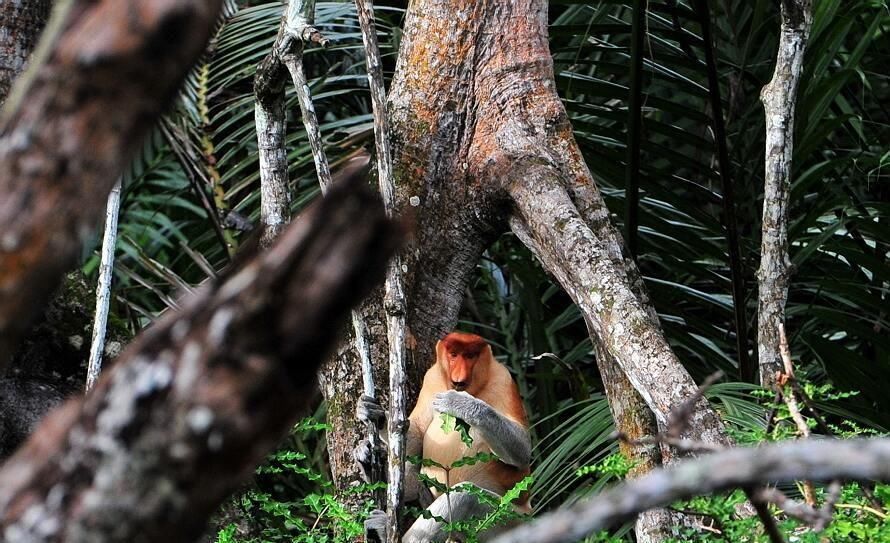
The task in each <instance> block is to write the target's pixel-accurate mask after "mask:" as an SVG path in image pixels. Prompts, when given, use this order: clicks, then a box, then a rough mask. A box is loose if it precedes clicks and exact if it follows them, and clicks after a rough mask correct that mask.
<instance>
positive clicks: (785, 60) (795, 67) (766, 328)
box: [757, 0, 813, 389]
mask: <svg viewBox="0 0 890 543" xmlns="http://www.w3.org/2000/svg"><path fill="white" fill-rule="evenodd" d="M812 26H813V3H812V0H783V1H782V31H781V33H780V37H779V52H778V55H777V56H776V68H775V71H774V72H773V78H772V80H770V82H769V83H768V84H767V85H766V86H765V87H763V91H762V92H761V94H760V99H761V101H762V102H763V109H764V112H765V114H766V160H765V162H766V175H765V177H764V197H763V225H762V230H763V234H762V239H761V247H760V269H759V270H758V271H757V277H758V279H759V281H760V289H759V292H758V311H757V312H758V315H757V352H758V358H759V365H760V384H761V385H763V386H764V387H766V388H768V389H770V388H772V387H773V386H774V385H775V384H776V375H777V373H778V372H780V371H782V357H781V352H780V349H779V344H780V338H779V328H780V326H784V324H785V302H786V301H787V300H788V280H789V275H790V274H791V259H790V256H789V253H788V197H789V194H790V192H791V156H792V153H793V150H794V107H795V104H796V103H797V89H798V87H799V85H800V77H801V73H802V72H803V57H804V52H805V51H806V46H807V39H808V38H809V35H810V28H811V27H812Z"/></svg>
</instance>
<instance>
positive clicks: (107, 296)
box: [86, 181, 121, 390]
mask: <svg viewBox="0 0 890 543" xmlns="http://www.w3.org/2000/svg"><path fill="white" fill-rule="evenodd" d="M120 206H121V182H120V181H118V182H117V185H115V186H114V188H113V189H111V192H110V193H109V194H108V203H107V204H106V205H105V233H104V234H102V256H101V258H100V260H99V281H98V285H97V286H96V315H95V317H94V319H93V338H92V340H91V342H90V361H89V364H88V365H87V382H86V389H87V390H90V389H91V388H93V385H94V384H96V380H97V379H99V372H101V371H102V351H104V350H105V332H106V328H107V326H108V309H109V307H110V306H111V278H112V273H113V272H114V246H115V245H116V244H117V217H118V211H119V210H120Z"/></svg>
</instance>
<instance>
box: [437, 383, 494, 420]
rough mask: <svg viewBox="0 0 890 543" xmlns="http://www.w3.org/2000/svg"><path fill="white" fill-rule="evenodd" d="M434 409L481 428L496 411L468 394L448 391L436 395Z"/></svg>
mask: <svg viewBox="0 0 890 543" xmlns="http://www.w3.org/2000/svg"><path fill="white" fill-rule="evenodd" d="M433 409H434V410H436V411H437V412H439V413H445V414H447V415H454V416H455V417H457V418H459V419H461V420H463V421H464V422H466V423H467V424H469V425H470V426H479V423H480V422H481V421H482V420H483V419H485V418H486V417H487V416H489V414H490V413H491V412H494V409H492V408H491V406H489V405H488V404H487V403H485V402H483V401H482V400H480V399H479V398H476V397H474V396H471V395H470V394H469V393H468V392H458V391H456V390H446V391H445V392H440V393H438V394H436V397H435V399H434V400H433Z"/></svg>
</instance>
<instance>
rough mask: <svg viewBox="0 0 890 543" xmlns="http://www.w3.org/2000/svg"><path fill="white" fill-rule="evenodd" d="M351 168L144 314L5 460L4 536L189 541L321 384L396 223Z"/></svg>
mask: <svg viewBox="0 0 890 543" xmlns="http://www.w3.org/2000/svg"><path fill="white" fill-rule="evenodd" d="M362 183H363V180H360V178H355V179H354V180H353V181H352V182H344V183H342V186H338V188H336V189H334V190H332V191H331V194H330V195H329V197H327V198H325V199H323V200H322V201H321V202H319V203H318V204H316V205H314V206H313V207H312V208H310V209H309V210H307V211H306V212H305V213H304V214H303V215H302V216H301V218H300V220H299V221H297V222H296V223H295V224H293V225H292V226H291V227H290V228H289V229H288V230H287V231H285V233H284V234H283V235H282V236H281V238H280V239H279V241H278V242H277V243H276V244H275V245H274V246H273V247H272V248H270V249H269V251H267V252H265V253H263V254H261V255H260V256H259V257H258V258H255V259H254V260H252V261H248V262H247V263H246V264H244V265H243V266H241V267H239V268H236V269H233V270H231V271H230V272H228V274H227V277H226V278H225V279H223V280H219V281H214V282H213V283H211V284H210V285H208V286H207V287H206V288H205V289H203V290H202V291H201V292H199V293H198V294H196V295H195V296H194V297H193V298H192V299H191V300H189V301H188V302H187V303H185V304H184V305H183V309H182V310H180V311H178V312H176V313H171V314H168V315H167V316H166V317H165V318H163V319H162V320H160V321H158V322H157V323H155V324H154V325H153V326H152V327H150V328H149V329H147V330H146V331H145V332H144V333H143V334H142V335H141V336H140V337H139V338H137V339H136V341H135V342H134V343H133V344H132V345H131V346H130V347H129V348H128V349H127V351H126V352H125V353H124V354H122V355H121V358H120V359H119V361H118V363H117V364H115V366H114V367H113V368H112V369H111V370H110V371H109V372H108V373H106V374H104V375H103V376H102V377H101V378H100V380H99V382H98V383H97V384H96V386H95V388H94V389H93V390H92V392H91V393H90V394H89V395H88V396H86V397H85V398H79V399H75V400H71V401H70V402H68V403H67V404H66V405H65V406H63V407H62V408H61V409H59V410H58V411H56V412H54V413H53V414H52V415H51V416H50V417H49V418H48V419H47V420H46V421H45V422H44V423H43V424H42V425H41V426H40V428H39V429H38V430H37V432H35V434H34V435H33V436H32V438H31V439H30V440H29V441H28V443H27V444H26V445H25V446H24V447H23V448H22V449H21V450H20V451H19V452H18V453H17V454H16V455H15V456H14V457H12V458H11V459H10V460H9V461H7V463H6V464H5V465H4V467H3V470H2V471H0V530H2V533H3V534H4V541H9V542H11V543H12V542H19V541H22V542H24V541H27V542H40V541H84V542H87V541H89V542H105V541H108V542H111V541H119V542H129V541H190V540H192V539H193V538H194V537H196V536H197V535H199V534H200V533H201V531H202V529H203V527H204V524H205V522H206V520H207V517H208V516H209V515H210V514H211V513H212V512H213V511H214V509H215V508H216V507H217V506H218V505H219V503H220V502H221V501H222V500H223V499H224V498H225V497H226V496H227V495H228V494H229V493H230V492H232V491H233V490H235V489H236V488H237V485H238V484H239V482H241V481H243V480H245V479H246V478H248V477H250V475H251V474H252V472H253V469H254V467H255V465H256V464H257V463H258V462H260V461H261V460H262V459H263V458H264V457H265V455H266V454H267V453H268V452H269V451H270V450H272V449H273V448H274V447H275V446H276V445H277V443H278V442H279V440H280V439H281V438H282V437H283V436H284V435H285V434H286V433H287V431H288V430H289V428H290V427H291V425H292V424H293V422H294V420H295V418H296V416H297V415H298V414H299V411H300V410H301V409H303V408H304V407H305V406H307V405H308V404H309V402H311V400H312V396H313V394H312V392H313V391H314V390H315V372H316V369H317V367H318V365H319V364H320V363H321V361H322V360H323V359H324V357H325V356H327V354H328V349H329V347H330V345H331V344H332V343H333V342H334V340H335V338H336V332H337V329H338V328H337V326H336V323H337V322H340V321H342V320H343V318H344V317H345V316H346V314H347V312H348V309H349V307H350V306H351V305H352V304H354V303H355V302H356V301H357V300H358V299H360V297H361V296H362V295H364V294H365V293H366V292H368V291H369V289H370V287H371V286H372V285H373V284H374V282H375V280H377V279H378V278H380V277H381V276H382V274H383V270H384V266H385V264H386V261H387V259H388V256H389V255H390V254H392V252H393V251H394V249H395V240H396V239H397V238H398V237H399V236H398V235H397V232H398V229H397V227H396V226H395V225H394V224H393V223H392V222H391V221H389V220H388V219H386V217H385V214H384V212H383V209H382V207H381V206H380V204H379V201H378V200H377V199H376V197H375V196H373V195H371V194H369V192H368V191H367V190H366V189H363V188H362V186H361V185H362Z"/></svg>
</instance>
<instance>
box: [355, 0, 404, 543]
mask: <svg viewBox="0 0 890 543" xmlns="http://www.w3.org/2000/svg"><path fill="white" fill-rule="evenodd" d="M355 6H356V10H357V11H358V19H359V24H360V25H361V28H362V39H363V41H364V45H365V59H366V64H367V67H368V83H369V85H370V88H371V103H372V106H373V111H374V142H375V147H376V149H377V177H378V184H379V186H380V194H381V196H383V205H384V207H385V208H386V212H387V214H388V215H389V216H390V217H393V216H394V214H395V206H396V204H395V183H394V181H393V175H392V150H391V146H390V141H389V138H390V129H389V115H388V114H387V111H386V90H385V88H384V84H383V66H382V64H381V61H380V50H379V48H378V45H377V29H376V28H375V26H374V5H373V2H372V1H371V0H356V2H355ZM383 308H384V309H385V310H386V334H387V349H388V351H389V414H388V417H387V421H388V429H389V443H388V445H389V448H388V449H389V455H388V461H387V467H388V469H387V483H388V484H387V489H386V512H387V518H388V530H387V532H386V533H387V534H388V541H389V543H399V542H400V541H401V540H402V538H401V533H400V531H399V522H400V519H401V507H402V495H403V493H404V492H403V491H404V488H403V485H404V477H405V473H404V469H405V437H406V431H407V429H408V428H407V422H408V415H407V405H406V403H407V401H406V398H405V396H406V394H405V392H406V391H405V385H406V383H407V376H406V356H407V349H406V348H405V343H406V342H407V340H408V338H407V330H406V325H405V288H404V282H403V280H402V259H401V257H400V255H396V256H395V257H393V259H392V261H391V262H390V263H389V266H388V267H387V269H386V283H385V285H384V295H383Z"/></svg>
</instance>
